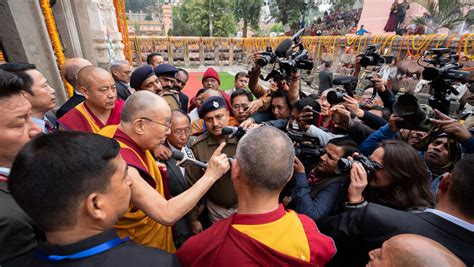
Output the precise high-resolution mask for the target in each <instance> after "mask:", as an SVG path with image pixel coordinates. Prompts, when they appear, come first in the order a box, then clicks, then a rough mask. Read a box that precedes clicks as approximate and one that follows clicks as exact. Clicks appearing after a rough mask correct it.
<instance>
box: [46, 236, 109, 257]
mask: <svg viewBox="0 0 474 267" xmlns="http://www.w3.org/2000/svg"><path fill="white" fill-rule="evenodd" d="M117 237H118V235H117V233H116V232H115V230H114V229H110V230H107V231H104V232H102V233H100V234H98V235H94V236H91V237H89V238H86V239H84V240H81V241H79V242H76V243H73V244H70V245H66V246H60V245H53V244H50V243H48V242H45V243H43V244H40V245H39V246H38V248H37V250H38V251H39V252H42V253H43V254H45V255H61V256H63V255H70V254H74V253H77V252H81V251H84V250H86V249H89V248H93V247H95V246H98V245H100V244H103V243H105V242H107V241H110V240H112V239H114V238H117Z"/></svg>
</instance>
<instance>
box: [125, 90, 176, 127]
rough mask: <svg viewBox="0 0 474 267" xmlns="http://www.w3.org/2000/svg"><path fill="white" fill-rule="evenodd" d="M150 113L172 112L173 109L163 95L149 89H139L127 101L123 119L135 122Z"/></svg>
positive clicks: (126, 121) (127, 121)
mask: <svg viewBox="0 0 474 267" xmlns="http://www.w3.org/2000/svg"><path fill="white" fill-rule="evenodd" d="M150 113H161V114H166V113H167V114H171V109H170V107H169V105H168V103H167V102H166V101H165V100H164V99H163V98H162V97H161V96H159V95H157V94H154V93H152V92H149V91H138V92H135V93H134V94H132V95H131V96H130V97H129V98H128V99H127V101H125V104H124V105H123V108H122V117H121V121H122V122H125V123H129V122H133V121H134V120H136V119H138V118H141V117H143V116H147V115H148V114H150Z"/></svg>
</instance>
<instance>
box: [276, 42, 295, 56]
mask: <svg viewBox="0 0 474 267" xmlns="http://www.w3.org/2000/svg"><path fill="white" fill-rule="evenodd" d="M291 43H292V41H291V39H285V40H283V41H282V42H281V43H280V44H279V45H278V46H277V48H276V49H275V55H277V57H286V52H288V50H289V49H290V48H291Z"/></svg>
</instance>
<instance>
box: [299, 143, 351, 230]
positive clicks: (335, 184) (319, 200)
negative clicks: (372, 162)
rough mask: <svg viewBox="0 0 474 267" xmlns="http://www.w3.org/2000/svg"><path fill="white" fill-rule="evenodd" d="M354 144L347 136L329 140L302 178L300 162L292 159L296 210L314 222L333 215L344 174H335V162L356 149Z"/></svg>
mask: <svg viewBox="0 0 474 267" xmlns="http://www.w3.org/2000/svg"><path fill="white" fill-rule="evenodd" d="M356 146H357V145H356V143H355V142H354V141H352V140H351V139H350V138H348V137H341V138H334V139H331V140H330V141H329V143H328V145H327V146H326V153H325V154H324V155H322V156H321V159H320V161H319V163H318V165H317V166H316V168H314V169H312V170H311V171H310V173H309V174H308V178H306V174H305V168H304V166H303V164H302V163H301V161H300V160H299V159H298V158H296V159H295V196H296V211H297V212H299V213H303V214H305V215H307V216H309V217H310V218H312V219H313V220H315V221H318V220H320V219H322V218H325V217H326V216H329V215H331V214H335V212H336V210H337V209H338V207H339V206H340V205H339V204H340V203H341V201H342V200H343V195H344V192H343V188H344V187H343V184H344V181H346V180H347V179H348V175H347V174H337V173H336V169H337V162H338V161H339V159H341V158H344V157H348V156H349V155H352V154H353V153H354V152H357V151H358V150H357V147H356Z"/></svg>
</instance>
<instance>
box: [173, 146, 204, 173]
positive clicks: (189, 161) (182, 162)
mask: <svg viewBox="0 0 474 267" xmlns="http://www.w3.org/2000/svg"><path fill="white" fill-rule="evenodd" d="M184 151H186V153H183V152H181V151H178V150H175V151H173V153H171V157H172V158H174V159H175V160H176V161H177V162H176V165H177V166H179V167H183V168H186V167H189V166H191V165H196V166H197V167H200V168H203V169H207V164H206V163H203V162H200V161H199V160H196V159H195V158H194V154H193V151H192V150H191V149H189V148H185V149H184Z"/></svg>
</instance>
